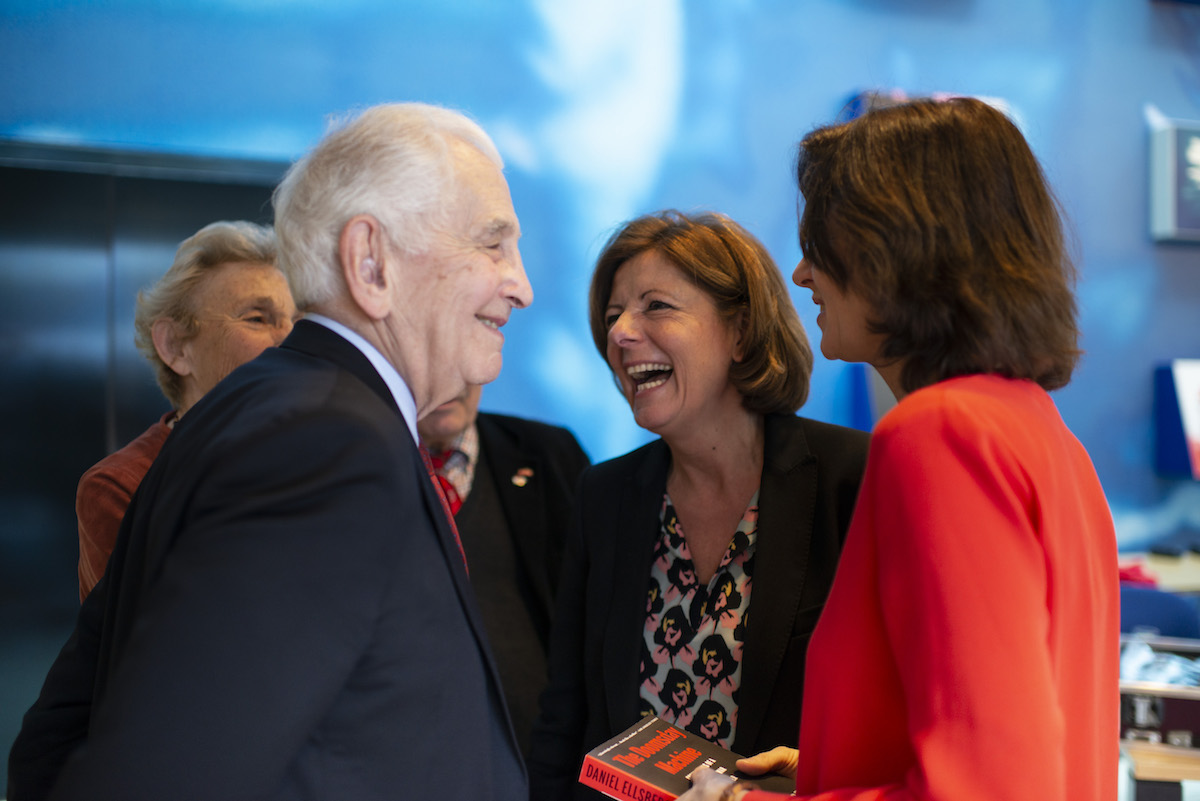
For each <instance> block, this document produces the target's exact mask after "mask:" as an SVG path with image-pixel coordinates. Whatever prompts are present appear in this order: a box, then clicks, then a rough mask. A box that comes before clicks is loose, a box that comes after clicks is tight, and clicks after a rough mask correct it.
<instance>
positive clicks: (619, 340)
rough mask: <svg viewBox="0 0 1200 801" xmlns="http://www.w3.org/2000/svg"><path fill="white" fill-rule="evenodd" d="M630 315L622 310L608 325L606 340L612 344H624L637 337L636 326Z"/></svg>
mask: <svg viewBox="0 0 1200 801" xmlns="http://www.w3.org/2000/svg"><path fill="white" fill-rule="evenodd" d="M631 318H632V315H630V314H627V313H625V312H622V313H621V314H620V315H619V316H618V317H617V319H616V320H614V321H613V324H612V325H610V326H609V327H608V341H609V342H611V343H612V344H614V345H626V344H628V343H630V342H632V341H633V340H634V339H636V338H637V327H636V326H635V325H634V324H633V321H632V319H631Z"/></svg>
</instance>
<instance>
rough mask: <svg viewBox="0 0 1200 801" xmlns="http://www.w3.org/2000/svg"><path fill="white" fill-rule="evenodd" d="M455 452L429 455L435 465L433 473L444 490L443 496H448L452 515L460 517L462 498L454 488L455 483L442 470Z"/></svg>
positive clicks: (447, 499) (431, 453)
mask: <svg viewBox="0 0 1200 801" xmlns="http://www.w3.org/2000/svg"><path fill="white" fill-rule="evenodd" d="M452 453H453V451H442V452H441V453H433V452H432V451H430V453H429V461H430V463H431V464H432V465H433V472H434V474H435V477H436V478H437V483H438V486H440V487H441V488H442V494H443V495H445V496H446V502H447V503H449V504H450V514H452V515H458V510H459V509H461V508H462V498H461V497H459V495H458V490H457V489H455V488H454V483H453V482H452V481H450V479H449V478H447V477H446V474H445V473H444V472H442V468H443V467H444V466H445V465H446V460H447V459H449V458H450V454H452Z"/></svg>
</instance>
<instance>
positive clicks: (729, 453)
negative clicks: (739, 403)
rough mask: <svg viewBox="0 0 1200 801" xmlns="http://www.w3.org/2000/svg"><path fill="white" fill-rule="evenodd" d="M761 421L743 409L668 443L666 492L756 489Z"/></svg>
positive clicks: (761, 429) (761, 455) (760, 460)
mask: <svg viewBox="0 0 1200 801" xmlns="http://www.w3.org/2000/svg"><path fill="white" fill-rule="evenodd" d="M763 427H764V422H763V417H762V415H758V414H754V413H753V412H750V411H747V410H745V409H741V410H739V413H738V414H735V415H727V416H726V417H724V418H722V419H720V420H717V421H714V422H713V423H712V424H711V425H708V426H704V427H702V428H701V429H699V430H696V431H692V432H689V434H688V435H687V436H686V437H674V438H672V439H670V440H668V441H667V446H668V447H669V448H670V449H671V473H670V475H669V476H668V478H667V491H668V492H670V493H671V494H672V495H675V494H679V493H683V492H689V491H691V492H695V491H705V492H721V491H723V488H740V487H742V486H749V485H753V486H758V480H759V477H760V476H761V475H762V461H763V439H764V435H763Z"/></svg>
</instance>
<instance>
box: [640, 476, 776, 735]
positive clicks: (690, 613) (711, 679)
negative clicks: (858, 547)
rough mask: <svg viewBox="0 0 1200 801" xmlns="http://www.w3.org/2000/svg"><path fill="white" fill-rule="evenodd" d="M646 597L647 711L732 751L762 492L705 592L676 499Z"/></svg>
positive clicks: (667, 503)
mask: <svg viewBox="0 0 1200 801" xmlns="http://www.w3.org/2000/svg"><path fill="white" fill-rule="evenodd" d="M660 520H661V527H660V535H659V539H658V543H657V545H656V546H655V549H654V563H653V566H652V567H651V569H650V584H649V587H648V590H647V594H646V631H645V636H644V638H643V646H642V660H641V691H640V694H641V709H642V714H643V715H658V716H659V717H660V718H662V719H663V720H667V721H671V722H673V723H675V724H676V725H678V726H680V727H682V728H684V729H685V730H686V731H689V732H693V733H695V734H698V735H700V736H701V737H704V738H705V739H708V740H712V741H713V742H715V743H718V744H719V745H721V746H723V747H725V748H729V747H730V745H731V744H732V743H733V736H734V732H735V731H736V729H737V698H738V688H739V687H740V685H741V678H742V642H743V641H744V640H745V628H746V614H747V612H748V611H749V609H750V585H751V579H752V578H753V575H754V551H755V547H754V546H755V542H756V541H757V538H758V491H757V490H756V491H755V493H754V497H753V498H751V499H750V505H749V506H748V507H747V508H746V512H745V514H743V515H742V521H741V523H739V524H738V527H737V530H736V531H735V532H734V533H733V538H732V539H731V540H730V543H729V549H728V550H727V551H726V552H725V556H724V557H723V558H722V559H721V564H720V566H719V567H718V568H717V572H716V573H715V574H713V577H712V580H711V581H709V583H708V586H707V587H701V586H700V585H699V583H698V581H697V578H696V571H695V568H694V567H693V565H692V555H691V551H689V550H688V545H687V542H686V541H685V540H684V538H683V530H682V527H681V525H680V522H679V517H678V516H677V515H676V513H675V507H674V506H673V505H672V504H671V498H670V496H668V495H666V494H664V495H663V507H662V512H661V514H660Z"/></svg>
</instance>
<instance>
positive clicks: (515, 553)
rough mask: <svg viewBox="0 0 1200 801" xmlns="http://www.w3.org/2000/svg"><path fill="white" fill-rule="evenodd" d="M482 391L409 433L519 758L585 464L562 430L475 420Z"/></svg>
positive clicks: (502, 418)
mask: <svg viewBox="0 0 1200 801" xmlns="http://www.w3.org/2000/svg"><path fill="white" fill-rule="evenodd" d="M482 390H483V388H482V387H480V386H470V387H468V388H467V389H466V390H465V391H464V392H463V393H462V394H461V395H459V396H458V397H457V398H454V399H453V400H451V401H448V402H446V403H443V404H442V405H441V406H439V407H438V408H437V409H435V410H434V411H432V412H430V413H429V414H428V415H426V416H425V417H423V418H421V422H420V423H418V424H417V431H418V433H420V435H421V440H422V442H424V443H425V445H426V446H427V447H428V448H429V450H430V451H431V452H432V453H433V457H434V464H435V465H436V466H437V469H438V473H439V474H440V475H441V476H443V477H444V480H445V481H446V482H448V483H449V485H450V486H449V487H448V495H449V496H450V498H451V508H452V509H453V510H454V517H455V522H456V523H457V524H458V530H459V533H460V534H461V535H462V541H463V547H464V548H465V549H466V552H467V562H468V564H470V566H471V584H472V586H473V587H474V588H475V595H476V598H478V600H479V609H480V612H481V614H482V616H483V623H484V628H485V629H487V633H488V639H489V640H490V641H491V645H492V652H493V653H494V654H495V656H496V666H497V667H498V668H499V670H500V682H501V684H502V685H503V686H504V695H505V698H506V700H507V701H508V712H509V714H510V715H512V721H513V728H514V729H515V730H516V732H517V741H518V742H519V743H520V745H521V751H522V753H524V754H528V753H529V750H528V747H529V736H530V732H531V730H532V729H533V721H534V719H535V718H536V717H537V712H538V706H537V704H538V696H539V695H540V694H541V692H542V689H543V688H544V687H545V686H546V649H547V648H548V646H549V641H550V615H551V610H552V609H553V608H554V601H553V599H554V592H555V590H556V588H557V585H558V573H559V569H560V567H561V565H562V555H563V543H564V541H565V538H566V531H567V526H568V525H569V524H570V517H571V501H572V498H573V497H574V493H575V482H576V481H577V480H578V478H579V474H580V473H581V472H583V469H584V468H585V467H587V466H588V464H590V462H589V460H588V457H587V454H586V453H584V451H583V448H581V447H580V446H579V441H578V440H576V439H575V436H574V435H573V434H572V433H571V432H570V431H568V430H567V429H565V428H561V427H559V426H551V425H547V424H545V423H539V422H536V421H534V420H524V419H522V418H519V417H510V416H508V415H502V414H489V413H487V412H483V413H480V412H479V396H480V394H481V392H482Z"/></svg>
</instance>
